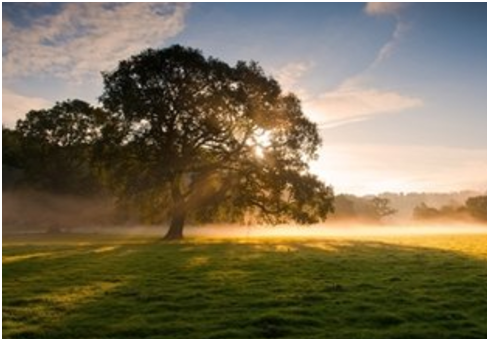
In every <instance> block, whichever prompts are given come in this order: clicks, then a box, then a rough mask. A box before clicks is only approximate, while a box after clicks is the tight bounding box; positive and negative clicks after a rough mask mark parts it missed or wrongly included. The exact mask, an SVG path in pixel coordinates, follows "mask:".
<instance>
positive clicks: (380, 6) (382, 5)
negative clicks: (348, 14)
mask: <svg viewBox="0 0 489 341" xmlns="http://www.w3.org/2000/svg"><path fill="white" fill-rule="evenodd" d="M406 5H407V4H406V3H404V2H367V5H365V13H367V14H368V15H398V14H399V12H400V11H401V10H402V9H403V8H405V7H406Z"/></svg>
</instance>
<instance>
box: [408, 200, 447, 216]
mask: <svg viewBox="0 0 489 341" xmlns="http://www.w3.org/2000/svg"><path fill="white" fill-rule="evenodd" d="M439 214H440V212H439V211H438V210H437V209H436V208H433V207H430V206H428V205H426V203H424V202H422V203H421V204H419V205H417V206H416V207H414V209H413V218H414V219H415V220H426V219H434V218H437V217H438V216H439Z"/></svg>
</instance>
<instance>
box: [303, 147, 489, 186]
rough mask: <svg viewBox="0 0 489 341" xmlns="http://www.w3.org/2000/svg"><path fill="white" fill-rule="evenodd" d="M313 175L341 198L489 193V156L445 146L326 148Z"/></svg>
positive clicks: (312, 166)
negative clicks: (344, 195) (394, 193)
mask: <svg viewBox="0 0 489 341" xmlns="http://www.w3.org/2000/svg"><path fill="white" fill-rule="evenodd" d="M319 155H320V156H319V159H318V160H317V161H315V162H313V163H312V164H311V171H312V172H313V173H315V174H317V175H318V176H319V177H321V178H322V179H323V180H324V181H326V182H327V183H331V184H332V185H333V186H334V187H335V191H336V192H337V193H341V192H344V193H354V194H375V193H381V192H385V191H399V192H400V191H404V192H410V191H427V192H451V191H459V190H467V189H470V190H478V191H485V190H486V189H487V151H486V150H485V149H464V148H453V147H441V146H419V145H380V144H362V145H356V144H355V145H354V144H336V145H325V146H323V147H322V148H321V150H320V152H319Z"/></svg>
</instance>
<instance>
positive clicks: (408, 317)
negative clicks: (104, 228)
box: [2, 234, 487, 338]
mask: <svg viewBox="0 0 489 341" xmlns="http://www.w3.org/2000/svg"><path fill="white" fill-rule="evenodd" d="M486 250H487V244H486V235H485V234H484V235H482V234H480V235H457V236H455V235H454V236H418V237H401V236H397V237H391V238H387V237H383V238H382V237H378V236H377V237H375V238H370V239H360V238H359V239H346V238H332V239H325V240H318V239H314V240H313V239H311V240H300V239H283V240H281V239H256V240H249V239H241V240H210V239H193V240H187V241H185V242H182V243H172V244H168V243H162V242H160V241H159V240H158V239H155V238H147V237H146V238H137V237H131V238H129V237H126V238H123V237H114V236H112V237H111V236H104V235H84V236H83V235H68V234H67V235H59V236H39V235H38V236H30V237H28V238H27V237H15V238H14V237H4V239H3V259H2V260H3V267H2V269H3V274H2V279H3V286H2V298H3V306H2V322H3V327H2V328H3V337H5V338H147V337H150V338H151V337H159V338H170V337H171V338H486V332H487V329H486V326H487V324H486V316H487V300H486V297H487V293H486V291H487V285H486V282H487V277H486V276H487V274H486V270H487V265H486Z"/></svg>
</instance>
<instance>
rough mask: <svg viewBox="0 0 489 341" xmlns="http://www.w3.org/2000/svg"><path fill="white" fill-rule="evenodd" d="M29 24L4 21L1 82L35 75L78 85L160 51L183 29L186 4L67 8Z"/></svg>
mask: <svg viewBox="0 0 489 341" xmlns="http://www.w3.org/2000/svg"><path fill="white" fill-rule="evenodd" d="M60 6H62V7H61V9H60V10H59V11H56V12H53V13H49V14H44V15H41V16H37V17H35V18H31V20H30V22H28V24H27V25H25V24H24V25H22V26H21V25H18V24H14V23H13V22H9V21H6V20H4V21H3V23H2V26H3V51H4V54H3V76H4V77H18V76H30V75H39V74H48V75H54V76H57V77H60V78H65V79H70V80H75V81H80V78H82V77H87V76H88V77H93V76H94V75H97V74H99V72H100V71H102V70H108V69H112V68H114V67H115V66H116V63H117V62H118V61H119V60H121V59H123V58H127V57H129V56H130V55H132V54H134V53H137V52H139V51H140V50H142V49H144V48H147V47H155V46H161V45H163V44H164V43H165V42H166V41H167V40H168V39H169V38H171V37H173V36H175V35H177V34H178V33H179V32H181V31H182V30H183V28H184V19H185V14H186V12H187V10H188V7H189V6H188V5H187V4H182V3H68V4H61V5H60Z"/></svg>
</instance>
